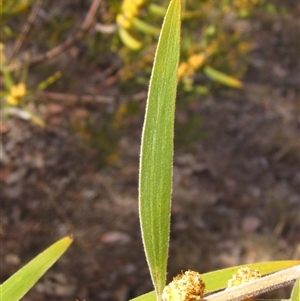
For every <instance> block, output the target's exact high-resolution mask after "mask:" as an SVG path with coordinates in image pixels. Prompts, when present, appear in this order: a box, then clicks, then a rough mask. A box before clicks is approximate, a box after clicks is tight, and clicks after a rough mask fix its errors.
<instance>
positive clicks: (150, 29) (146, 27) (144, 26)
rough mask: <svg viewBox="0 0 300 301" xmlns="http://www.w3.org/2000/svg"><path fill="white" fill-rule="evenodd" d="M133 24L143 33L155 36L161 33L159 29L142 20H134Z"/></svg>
mask: <svg viewBox="0 0 300 301" xmlns="http://www.w3.org/2000/svg"><path fill="white" fill-rule="evenodd" d="M132 24H133V26H134V27H135V28H136V29H137V30H139V31H142V32H144V33H149V34H153V35H159V32H160V30H159V28H157V27H155V26H152V25H150V24H148V23H146V22H144V21H142V20H141V19H139V18H137V17H135V18H133V19H132Z"/></svg>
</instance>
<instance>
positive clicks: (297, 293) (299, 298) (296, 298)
mask: <svg viewBox="0 0 300 301" xmlns="http://www.w3.org/2000/svg"><path fill="white" fill-rule="evenodd" d="M291 301H300V278H299V279H298V280H297V281H296V282H295V284H294V286H293V290H292V294H291Z"/></svg>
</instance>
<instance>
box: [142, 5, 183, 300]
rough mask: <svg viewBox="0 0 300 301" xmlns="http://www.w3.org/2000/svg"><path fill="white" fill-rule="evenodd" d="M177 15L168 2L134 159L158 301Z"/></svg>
mask: <svg viewBox="0 0 300 301" xmlns="http://www.w3.org/2000/svg"><path fill="white" fill-rule="evenodd" d="M180 15H181V1H180V0H172V1H171V2H170V5H169V7H168V10H167V13H166V16H165V19H164V22H163V25H162V29H161V34H160V37H159V41H158V46H157V50H156V55H155V59H154V64H153V70H152V75H151V80H150V85H149V91H148V99H147V107H146V114H145V121H144V127H143V135H142V144H141V156H140V176H139V211H140V223H141V231H142V238H143V243H144V249H145V253H146V258H147V261H148V265H149V269H150V273H151V277H152V281H153V284H154V287H155V290H156V294H157V298H158V300H159V299H160V296H161V294H162V290H163V288H164V286H165V282H166V271H167V258H168V246H169V231H170V209H171V208H170V207H171V190H172V164H173V136H174V111H175V98H176V86H177V68H178V61H179V50H180Z"/></svg>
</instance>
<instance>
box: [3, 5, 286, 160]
mask: <svg viewBox="0 0 300 301" xmlns="http://www.w3.org/2000/svg"><path fill="white" fill-rule="evenodd" d="M167 3H168V1H161V2H158V1H150V0H148V1H145V0H135V1H134V0H129V1H127V0H124V1H122V2H121V1H117V0H110V1H104V0H103V1H97V0H94V1H82V0H78V1H50V2H48V1H47V2H43V1H40V0H15V1H11V0H3V1H1V12H2V26H1V62H2V64H1V82H2V88H1V114H2V116H3V117H5V118H9V117H10V116H16V117H18V118H21V119H25V120H31V121H32V122H34V123H35V124H37V125H40V126H47V120H45V116H44V115H45V111H46V110H45V107H47V105H45V104H46V101H45V100H47V104H49V103H53V102H54V103H59V105H60V106H62V108H61V109H62V110H63V109H64V108H68V109H70V104H69V103H68V100H70V101H71V103H72V105H71V107H72V106H73V108H74V106H75V107H77V108H78V106H79V107H84V108H85V109H87V107H88V106H93V109H94V108H95V104H96V105H97V101H98V100H97V95H104V100H103V98H100V99H99V102H100V104H99V107H98V108H97V109H98V110H99V113H98V114H101V117H102V121H101V122H99V116H94V115H93V114H89V113H87V111H88V110H89V109H88V110H83V111H84V112H83V111H80V112H79V113H78V111H77V114H76V112H75V114H73V113H72V114H70V115H69V118H67V120H68V121H69V123H68V124H67V125H68V126H70V127H71V128H72V129H73V130H74V131H75V132H76V133H77V134H78V135H79V136H80V137H81V138H82V139H83V141H85V143H88V144H90V145H91V146H92V147H95V148H96V149H98V148H99V149H101V154H102V155H101V158H102V159H103V161H104V162H106V163H109V164H111V163H113V162H115V161H117V158H118V155H117V149H118V143H119V140H120V137H121V136H122V130H123V131H124V130H126V129H127V130H128V128H129V127H130V126H132V123H134V121H132V120H134V118H131V117H132V116H134V115H136V114H137V112H139V107H140V106H141V105H140V103H139V102H138V101H137V100H140V99H144V98H145V91H146V89H147V85H148V81H149V75H150V71H151V66H152V61H153V55H154V51H155V46H156V43H157V38H158V34H159V29H160V26H161V24H162V19H163V15H164V13H165V8H166V6H167ZM259 10H264V11H267V12H269V13H273V14H274V13H275V14H278V13H279V14H284V13H285V11H284V9H283V8H280V7H279V6H278V5H275V4H273V1H268V0H221V1H219V0H218V1H217V0H209V1H208V0H202V1H191V0H185V1H183V16H182V22H183V23H182V26H183V28H182V51H181V63H180V66H179V70H178V81H179V89H178V95H179V97H178V98H179V108H180V107H189V104H191V102H193V101H194V98H195V96H196V97H198V96H201V95H208V94H210V93H221V94H222V93H230V91H231V89H236V88H241V87H242V85H243V84H242V78H243V75H244V74H245V72H246V71H247V66H248V65H247V62H248V55H249V52H250V51H251V48H252V40H251V35H250V31H251V28H249V23H247V19H249V18H252V16H253V15H254V14H255V13H256V12H257V11H259ZM58 92H59V93H60V94H55V93H58ZM70 93H71V94H70ZM79 95H80V97H81V98H78V97H79ZM105 96H106V97H107V98H105ZM198 99H199V97H198ZM77 100H79V103H80V104H79V105H78V101H77ZM67 103H68V105H67ZM74 104H76V105H74ZM191 108H192V107H191ZM100 111H101V113H100ZM193 112H196V111H194V110H193V109H190V114H192V115H193ZM3 120H5V119H3ZM103 120H104V121H103ZM4 122H5V121H4ZM201 123H202V117H201V116H198V115H197V114H194V115H193V117H192V118H181V119H180V118H179V125H178V126H177V128H178V135H177V136H178V138H177V140H178V143H179V145H181V144H182V145H186V143H187V139H188V140H190V141H193V140H194V139H196V138H197V137H198V136H199V135H200V136H203V135H204V133H200V134H199V133H198V132H197V126H200V125H201ZM195 131H196V132H197V134H196V132H195ZM198 138H199V137H198Z"/></svg>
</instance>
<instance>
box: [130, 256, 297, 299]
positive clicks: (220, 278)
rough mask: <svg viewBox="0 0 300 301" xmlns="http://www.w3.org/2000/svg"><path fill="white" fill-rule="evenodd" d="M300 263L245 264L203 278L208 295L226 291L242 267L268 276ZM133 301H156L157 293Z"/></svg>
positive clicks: (284, 261) (288, 261) (290, 261)
mask: <svg viewBox="0 0 300 301" xmlns="http://www.w3.org/2000/svg"><path fill="white" fill-rule="evenodd" d="M299 263H300V261H299V260H283V261H270V262H260V263H252V264H244V265H240V266H235V267H231V268H226V269H221V270H217V271H213V272H208V273H204V274H202V277H203V280H204V282H205V285H206V293H212V292H215V291H218V290H221V289H224V288H225V287H226V286H227V281H228V280H229V279H230V278H231V276H232V275H233V274H235V273H236V272H237V270H238V269H240V268H242V267H251V268H254V269H258V270H259V272H260V273H261V274H262V275H267V274H270V273H274V272H277V271H280V270H283V269H287V268H290V267H293V266H296V265H298V264H299ZM131 301H155V293H154V292H149V293H147V294H144V295H142V296H139V297H137V298H134V299H132V300H131ZM293 301H294V300H293Z"/></svg>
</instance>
